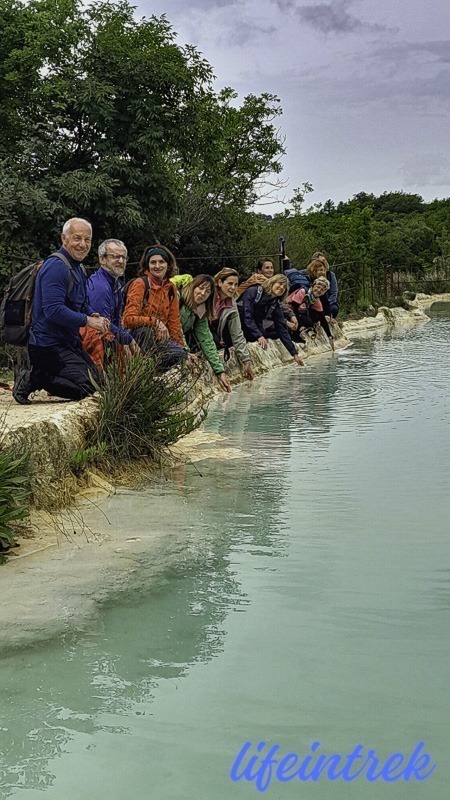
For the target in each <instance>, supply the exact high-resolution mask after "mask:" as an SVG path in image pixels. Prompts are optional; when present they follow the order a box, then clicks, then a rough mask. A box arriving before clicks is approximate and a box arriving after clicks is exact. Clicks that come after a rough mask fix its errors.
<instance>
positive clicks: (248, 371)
mask: <svg viewBox="0 0 450 800" xmlns="http://www.w3.org/2000/svg"><path fill="white" fill-rule="evenodd" d="M214 280H215V282H216V289H217V298H216V303H215V307H214V319H213V321H212V323H211V328H212V331H213V335H214V338H215V341H216V344H217V346H218V347H224V348H225V357H226V354H227V352H228V350H229V348H230V347H234V350H235V353H236V356H237V358H238V361H239V363H240V365H241V370H242V375H243V377H244V378H247V380H249V381H252V380H253V378H254V377H255V373H254V372H253V366H252V361H251V358H250V353H249V350H248V347H247V342H246V341H245V336H244V334H243V333H242V326H241V320H240V317H239V310H238V307H237V303H236V300H235V297H236V289H237V285H238V281H239V273H238V272H236V270H235V269H228V268H224V269H221V270H220V272H218V273H217V275H215V276H214Z"/></svg>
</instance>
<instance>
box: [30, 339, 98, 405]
mask: <svg viewBox="0 0 450 800" xmlns="http://www.w3.org/2000/svg"><path fill="white" fill-rule="evenodd" d="M28 354H29V357H30V363H31V367H32V369H31V375H30V381H31V392H36V391H37V390H38V389H45V391H47V392H49V393H50V394H53V395H56V396H57V397H64V398H65V399H66V400H83V398H84V397H89V396H90V395H92V394H94V392H95V389H96V387H95V386H94V384H93V383H92V380H91V378H92V379H93V380H94V381H95V382H96V383H98V384H99V383H100V375H99V373H98V370H97V367H96V366H95V364H94V362H93V361H92V359H91V357H90V356H88V354H87V353H86V351H85V350H83V348H82V347H81V343H80V344H79V345H77V346H75V347H71V346H70V345H67V344H55V345H51V346H50V347H37V346H36V345H32V344H30V345H28Z"/></svg>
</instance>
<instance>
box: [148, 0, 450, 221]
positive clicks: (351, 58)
mask: <svg viewBox="0 0 450 800" xmlns="http://www.w3.org/2000/svg"><path fill="white" fill-rule="evenodd" d="M137 5H138V12H139V13H140V14H144V15H145V16H146V17H149V16H150V15H151V14H155V15H156V16H160V15H161V14H163V13H165V14H166V16H167V18H168V20H169V22H171V24H172V26H173V28H174V30H175V31H176V32H177V33H178V39H177V42H178V44H180V45H182V44H185V43H190V44H195V45H196V46H197V47H198V48H199V49H200V50H201V51H202V53H203V55H204V56H205V58H207V60H208V61H209V62H210V64H211V65H212V67H213V70H214V73H215V75H216V76H217V83H216V86H217V88H221V87H222V86H232V87H233V88H234V89H236V90H237V91H238V92H239V94H240V96H241V97H244V96H245V95H246V94H249V93H256V94H260V93H261V92H265V91H266V92H271V93H272V94H276V95H277V96H278V97H279V98H280V99H281V106H282V108H283V116H282V117H281V118H280V127H281V129H282V132H283V134H284V135H285V136H286V150H287V152H286V156H284V158H283V164H284V170H283V177H284V178H285V179H287V180H288V181H289V184H288V187H287V188H286V189H285V190H283V192H282V193H281V196H283V195H284V196H285V197H286V198H289V197H290V196H292V190H293V189H294V188H295V187H297V186H300V184H301V183H303V181H309V182H310V183H312V185H313V186H314V193H313V194H311V195H309V198H308V203H307V204H308V205H311V204H312V203H316V202H324V201H325V200H327V199H328V198H331V199H332V200H334V201H339V200H346V199H348V198H349V197H351V196H352V195H353V194H356V193H357V192H360V191H366V192H374V193H375V194H381V193H382V192H384V191H390V190H395V189H403V190H404V191H407V192H414V193H418V194H421V195H422V197H424V198H425V199H426V200H432V199H434V198H435V197H449V196H450V147H449V141H450V104H449V99H450V0H328V2H326V1H325V2H321V1H320V0H309V2H308V0H307V2H306V4H304V3H302V2H301V0H137ZM260 210H261V211H266V212H267V213H273V211H276V210H278V209H277V207H273V206H271V207H269V206H268V207H266V208H263V207H261V208H260Z"/></svg>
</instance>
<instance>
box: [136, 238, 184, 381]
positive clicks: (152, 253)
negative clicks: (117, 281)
mask: <svg viewBox="0 0 450 800" xmlns="http://www.w3.org/2000/svg"><path fill="white" fill-rule="evenodd" d="M176 272H177V263H176V261H175V256H174V255H173V254H172V253H171V252H170V250H168V249H167V247H163V245H159V244H158V245H155V246H152V247H147V248H146V250H145V251H144V254H143V256H142V258H141V261H140V264H139V269H138V277H137V278H136V279H135V280H134V281H132V282H131V283H130V285H129V286H128V290H127V295H126V302H125V308H124V311H123V317H122V324H123V326H124V328H128V329H129V330H131V332H132V334H133V338H134V339H135V341H136V342H137V343H138V345H139V346H140V347H141V348H142V349H143V351H144V352H145V351H146V350H149V349H152V350H156V351H158V352H159V358H160V365H161V368H162V369H169V368H170V367H172V366H174V365H175V364H179V363H180V362H181V361H184V360H185V359H186V357H187V352H186V349H185V345H184V339H183V331H182V329H181V322H180V307H179V304H178V294H177V291H176V289H175V287H174V285H173V283H171V281H170V278H172V277H173V275H175V274H176Z"/></svg>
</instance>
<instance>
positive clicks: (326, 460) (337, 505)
mask: <svg viewBox="0 0 450 800" xmlns="http://www.w3.org/2000/svg"><path fill="white" fill-rule="evenodd" d="M436 326H437V327H436ZM449 335H450V321H449V319H448V317H447V319H445V318H442V319H441V318H439V319H438V320H436V322H434V321H433V323H432V324H429V325H427V326H425V328H423V327H421V328H417V329H413V330H411V331H408V332H407V333H406V334H405V335H403V337H399V336H397V335H396V334H395V333H394V334H390V335H387V336H386V335H385V336H380V337H378V338H376V339H374V340H367V341H364V342H361V343H357V344H356V345H355V347H354V348H353V349H351V350H349V351H346V352H345V353H343V354H342V355H338V356H336V357H330V358H327V359H317V360H316V361H315V362H311V364H310V365H309V366H308V368H307V369H306V370H304V371H301V370H298V371H294V370H293V369H285V370H278V371H274V372H273V373H272V374H270V375H267V376H265V377H264V378H263V379H261V380H258V379H257V380H256V381H255V383H254V385H253V387H251V388H247V387H244V388H243V389H242V390H240V391H237V392H234V393H233V394H232V395H231V396H230V397H227V398H224V399H223V400H222V401H220V402H219V403H218V405H217V408H216V411H215V413H214V414H213V415H212V416H211V417H210V418H209V420H208V421H207V423H206V425H205V432H206V433H211V434H220V436H222V437H223V439H221V440H217V441H216V445H215V446H216V448H217V453H216V454H215V455H216V456H217V457H216V458H215V457H212V454H211V453H209V454H208V455H207V457H206V458H205V460H204V461H203V462H200V463H199V464H198V465H197V466H196V465H189V464H187V465H186V466H185V467H184V468H183V469H179V470H178V472H177V473H176V475H175V476H174V479H172V478H171V477H170V476H168V477H167V478H166V479H164V478H160V479H158V480H156V481H153V482H152V485H151V486H150V487H149V488H148V489H147V490H146V491H144V492H142V493H140V494H139V495H133V494H130V495H129V496H122V497H121V496H119V497H116V498H113V499H111V501H109V505H108V513H109V514H110V515H111V516H112V517H113V518H114V520H115V523H116V524H117V525H118V526H121V525H122V526H128V527H127V529H128V530H130V532H132V533H134V534H135V535H136V537H139V532H141V533H142V537H143V536H144V534H143V532H144V531H145V530H147V529H148V528H149V527H154V528H158V526H159V527H161V529H163V530H167V532H168V535H169V532H170V536H171V542H173V546H172V551H173V556H174V557H173V558H171V559H170V560H168V561H167V562H162V563H163V567H162V568H161V569H160V570H159V571H158V572H157V573H155V571H154V570H153V571H152V567H153V561H154V559H155V554H154V552H153V551H152V552H151V553H149V552H147V550H146V548H145V543H144V544H142V546H141V548H140V550H138V549H135V550H131V549H130V551H127V558H128V561H129V564H130V568H129V569H128V576H129V578H127V580H128V579H129V580H130V581H132V586H131V584H130V588H127V587H126V586H124V587H123V589H122V592H121V594H120V596H117V595H116V596H113V597H111V598H110V600H109V601H108V603H107V604H106V605H105V606H104V608H103V610H102V614H101V615H99V616H98V618H97V619H96V620H95V621H94V622H92V624H90V626H89V629H88V631H87V632H85V633H84V634H83V635H81V636H78V637H71V638H66V639H65V641H63V642H61V643H59V644H55V645H54V646H52V647H45V648H41V647H36V649H34V650H27V651H23V652H22V653H21V654H20V655H19V654H16V655H15V656H14V657H11V658H8V659H4V660H3V661H2V662H1V664H0V669H1V673H2V687H3V703H2V717H1V720H0V728H3V730H1V731H0V749H1V751H2V756H3V765H2V773H1V775H0V786H1V790H0V797H2V798H7V797H9V796H11V795H14V794H18V796H19V797H21V798H24V800H26V797H27V792H26V791H25V790H24V787H27V789H31V790H32V791H31V793H30V794H32V796H33V799H34V797H35V795H34V794H33V790H36V791H38V790H41V789H44V790H45V791H46V793H48V794H49V795H50V796H51V797H52V798H56V799H57V800H59V798H61V797H64V798H65V800H80V799H81V797H83V800H84V798H86V800H87V798H88V797H95V799H96V800H102V798H103V797H105V798H106V797H108V800H110V798H111V797H112V798H113V800H116V798H123V797H124V796H126V795H127V794H129V795H130V796H131V797H133V798H136V800H144V799H145V800H147V798H148V797H150V796H151V797H153V796H154V797H155V798H156V797H157V798H158V800H174V798H177V800H179V799H180V798H184V797H195V798H196V800H211V798H212V797H220V800H227V799H228V798H230V799H231V798H233V797H235V795H236V787H234V786H231V785H228V784H227V783H226V776H227V765H228V762H229V758H230V754H231V753H232V752H234V750H235V748H236V747H237V745H238V744H239V743H240V742H241V741H242V740H243V738H245V737H246V736H247V734H248V736H249V737H251V736H254V738H256V737H260V738H261V737H267V738H268V739H270V738H271V739H272V740H274V741H279V740H281V741H284V742H285V744H286V746H290V747H292V749H294V750H301V749H307V748H308V747H309V744H310V743H311V741H313V740H314V739H317V738H323V739H327V741H328V743H329V744H330V746H333V748H334V749H335V750H336V749H339V748H341V750H342V752H345V751H346V748H347V749H349V748H351V746H354V745H355V743H356V741H359V740H363V741H365V742H367V743H370V744H374V745H376V746H379V747H383V748H384V749H385V751H386V752H393V751H394V750H395V749H396V748H400V747H402V746H404V747H405V748H406V745H408V746H409V744H410V741H412V740H414V741H418V740H419V737H420V738H424V739H426V741H427V744H429V745H430V749H431V750H432V751H433V755H434V756H435V757H436V758H438V759H439V763H442V765H443V767H444V761H445V755H444V752H443V751H444V748H445V742H446V741H447V739H446V734H447V732H448V731H447V726H446V722H445V720H446V718H447V715H446V711H447V706H448V687H447V664H448V637H447V636H446V632H447V631H448V612H449V609H450V591H449V585H450V580H449V577H450V569H449V556H448V552H446V550H445V547H444V543H445V541H446V539H445V534H446V532H447V530H448V515H447V516H446V515H445V504H444V502H443V500H446V497H447V494H448V492H447V483H448V478H447V476H448V469H449V464H448V448H446V447H444V446H442V442H444V440H445V434H446V432H447V428H446V427H445V421H443V416H445V414H446V413H447V411H448V405H449V401H448V368H449V366H450V356H449V348H448V340H449ZM430 365H432V366H430ZM431 383H432V386H433V397H431V396H430V395H431V392H430V385H431ZM221 447H223V448H224V449H226V448H230V447H232V448H235V450H241V451H242V453H243V454H244V455H245V457H243V458H241V459H236V460H227V459H226V458H221V453H220V450H221ZM175 478H176V479H175ZM136 547H137V546H136ZM287 556H288V557H287ZM447 738H448V737H447ZM149 743H151V745H152V749H151V755H152V758H151V759H150V758H149V756H148V753H149V752H150V751H149ZM440 743H442V746H441V744H440ZM170 747H172V754H171V755H170ZM166 751H167V752H166ZM86 764H89V766H90V769H91V770H92V773H90V774H89V775H88V776H87V777H86V776H84V772H85V771H86V772H88V767H87V766H86V767H85V765H86ZM68 765H69V766H68ZM70 768H72V770H74V771H75V773H76V772H78V773H79V781H80V783H81V782H82V779H83V778H84V783H83V786H84V787H85V786H86V782H87V781H88V791H87V793H86V791H85V793H84V794H83V790H82V789H80V788H79V786H78V784H77V782H76V781H75V783H74V786H73V787H72V788H70V790H69V792H68V791H67V781H66V785H65V779H66V774H67V775H69V776H70V774H71V773H70ZM105 775H106V776H107V777H108V780H109V781H110V783H109V785H108V783H107V782H106V783H105V780H104V779H105ZM110 776H113V777H110ZM116 781H117V785H116ZM121 781H122V783H121ZM125 784H126V786H125ZM448 785H449V781H448V780H447V777H446V776H445V774H444V769H442V770H441V772H440V775H439V776H438V778H437V780H436V782H435V783H433V784H431V782H430V784H429V785H427V786H426V796H427V797H430V798H433V800H443V798H444V797H447V796H448ZM124 786H125V789H126V791H124ZM149 786H150V787H151V791H150V790H149ZM61 787H62V788H61ZM238 788H239V790H241V789H242V796H243V797H253V796H254V788H253V787H243V786H239V787H238ZM247 788H248V792H247ZM293 788H294V787H291V786H287V787H283V796H284V794H286V796H287V797H294V796H298V787H297V790H296V792H293V791H291V789H293ZM384 788H385V787H384ZM394 788H395V795H393V796H395V798H396V800H398V799H400V798H401V800H403V798H404V797H405V798H408V800H409V798H410V797H415V796H416V794H414V787H413V791H412V792H411V787H410V786H404V787H397V786H395V787H394ZM416 788H417V787H416ZM421 788H422V787H419V789H421ZM318 789H319V790H320V791H319V794H317V797H318V798H319V797H320V800H328V798H330V800H333V798H336V797H342V798H344V797H348V791H347V787H345V786H341V787H339V786H335V785H331V784H330V785H327V786H324V785H321V786H320V787H318ZM370 789H371V787H370V786H368V787H367V786H366V785H365V784H364V785H363V784H358V786H357V789H356V792H357V794H356V795H355V796H358V798H368V797H370V796H371V794H373V793H372V792H371V791H370ZM285 790H286V791H285ZM344 790H345V791H344ZM403 790H405V791H403ZM406 790H407V791H406ZM77 791H78V794H77ZM289 792H291V793H290V794H289ZM418 796H419V795H418V794H417V797H418ZM421 796H423V791H422V793H421Z"/></svg>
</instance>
